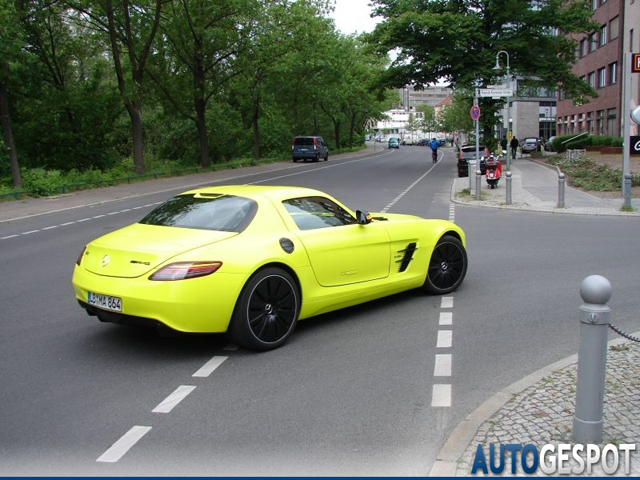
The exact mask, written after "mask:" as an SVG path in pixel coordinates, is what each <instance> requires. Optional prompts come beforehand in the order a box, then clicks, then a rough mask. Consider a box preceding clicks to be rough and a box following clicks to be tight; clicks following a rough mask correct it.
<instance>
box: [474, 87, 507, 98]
mask: <svg viewBox="0 0 640 480" xmlns="http://www.w3.org/2000/svg"><path fill="white" fill-rule="evenodd" d="M478 96H479V97H512V96H513V88H479V89H478Z"/></svg>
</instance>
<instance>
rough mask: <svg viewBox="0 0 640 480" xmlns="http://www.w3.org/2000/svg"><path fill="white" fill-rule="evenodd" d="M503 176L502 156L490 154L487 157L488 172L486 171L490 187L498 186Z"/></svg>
mask: <svg viewBox="0 0 640 480" xmlns="http://www.w3.org/2000/svg"><path fill="white" fill-rule="evenodd" d="M501 176H502V159H501V158H500V156H498V157H495V156H493V155H489V158H487V172H486V173H485V178H486V179H487V185H489V187H490V188H496V187H497V186H498V181H500V177H501Z"/></svg>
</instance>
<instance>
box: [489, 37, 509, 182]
mask: <svg viewBox="0 0 640 480" xmlns="http://www.w3.org/2000/svg"><path fill="white" fill-rule="evenodd" d="M501 53H504V54H505V55H506V56H507V82H508V86H511V77H510V76H509V53H508V52H506V51H504V50H500V51H499V52H498V53H496V66H495V67H493V69H494V70H502V67H501V66H500V54H501ZM510 98H511V97H507V140H508V141H509V142H510V141H511V138H512V135H511V128H510V127H511V123H510V122H511V105H510V103H511V102H510ZM508 147H509V145H507V171H509V170H511V155H510V154H509V148H508Z"/></svg>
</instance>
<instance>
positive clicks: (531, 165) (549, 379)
mask: <svg viewBox="0 0 640 480" xmlns="http://www.w3.org/2000/svg"><path fill="white" fill-rule="evenodd" d="M511 172H512V205H506V181H505V180H506V177H505V173H506V172H505V171H504V170H503V177H502V179H501V180H500V184H499V186H498V188H496V189H493V190H492V189H490V188H488V186H487V184H486V182H485V179H484V177H483V178H482V192H483V198H482V200H479V201H478V200H475V189H474V190H473V191H472V192H471V195H460V192H461V191H462V190H464V189H468V188H469V179H468V178H457V179H456V180H455V181H454V184H453V187H452V191H451V199H452V201H454V202H455V203H459V204H465V205H472V206H477V207H489V208H505V209H506V208H508V209H517V210H530V211H539V212H553V213H559V214H578V215H620V216H640V214H639V213H638V210H640V199H632V205H633V207H634V209H635V211H634V212H622V211H620V207H621V206H622V205H623V203H624V199H622V198H620V199H603V198H599V197H596V196H594V195H590V194H588V193H584V192H581V191H579V190H576V189H573V188H570V187H568V186H565V208H558V175H557V172H556V171H555V170H554V169H551V168H548V167H545V166H543V165H540V164H538V163H536V162H534V161H531V160H528V159H526V158H525V159H516V160H514V161H512V162H511ZM474 180H475V179H474ZM637 335H638V334H637V333H636V334H635V336H637ZM577 360H578V357H577V355H573V356H571V357H569V358H566V359H564V360H562V361H560V362H557V363H554V364H552V365H549V366H547V367H546V368H543V369H541V370H539V371H537V372H534V373H532V374H531V375H529V376H527V377H525V378H523V379H522V380H520V381H518V382H516V383H514V384H512V385H510V386H509V387H507V388H505V389H504V390H502V391H500V392H498V393H496V394H495V395H494V396H493V397H491V398H489V399H488V400H486V401H485V402H484V403H482V404H481V405H480V406H479V407H478V408H477V409H476V410H475V411H473V412H472V413H471V414H470V415H468V416H467V417H466V418H465V420H464V421H463V422H462V423H460V425H458V426H457V427H456V429H455V430H454V431H453V433H452V434H451V435H450V436H449V438H448V439H447V441H446V442H445V444H444V446H443V447H442V449H441V450H440V452H439V454H438V455H437V457H436V461H435V463H434V465H433V467H432V469H431V471H430V473H429V476H458V477H462V476H472V475H471V470H472V467H473V463H474V459H475V455H476V450H477V448H478V445H482V448H483V451H484V452H485V455H488V452H489V445H490V444H495V446H496V447H499V444H519V445H523V446H524V445H527V444H533V445H536V446H537V447H538V449H540V448H541V447H542V446H543V445H545V444H548V443H551V444H554V445H557V444H560V443H567V444H572V445H573V444H574V442H573V439H572V431H573V414H574V411H575V389H576V379H577ZM638 365H640V344H638V343H633V342H630V341H628V340H624V339H622V338H616V339H614V340H612V341H610V342H609V349H608V352H607V378H606V387H605V400H604V402H605V403H604V419H603V423H604V435H603V437H604V438H603V443H602V444H601V447H602V446H604V445H606V444H616V445H617V444H623V443H631V444H635V445H636V452H635V453H632V454H631V471H630V476H636V477H637V476H640V453H639V451H640V444H639V443H638V442H639V441H640V376H639V375H638ZM509 456H510V454H509ZM486 460H487V462H489V461H490V459H489V457H488V456H487V457H486ZM519 460H520V459H519V457H518V463H517V470H516V471H517V472H518V473H516V475H518V476H524V473H523V470H522V467H521V466H520V461H519ZM497 462H498V460H496V463H497ZM571 465H576V463H573V462H572V463H571ZM510 472H511V461H510V458H509V457H508V456H505V470H504V472H503V475H504V476H509V475H511V473H510ZM476 475H477V476H484V475H483V473H482V471H481V470H479V473H476ZM489 475H493V474H492V473H491V471H490V470H489ZM534 475H536V476H544V473H542V472H541V470H540V469H538V471H537V472H536V473H535V474H534ZM603 475H604V471H603V470H602V469H601V468H599V467H598V468H594V470H593V472H592V474H591V476H603ZM616 475H624V471H623V466H622V465H620V468H619V469H618V471H617V472H616ZM583 476H587V475H586V474H583Z"/></svg>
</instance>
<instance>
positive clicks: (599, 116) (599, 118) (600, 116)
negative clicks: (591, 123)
mask: <svg viewBox="0 0 640 480" xmlns="http://www.w3.org/2000/svg"><path fill="white" fill-rule="evenodd" d="M596 129H597V130H598V135H604V110H598V112H597V113H596Z"/></svg>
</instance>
